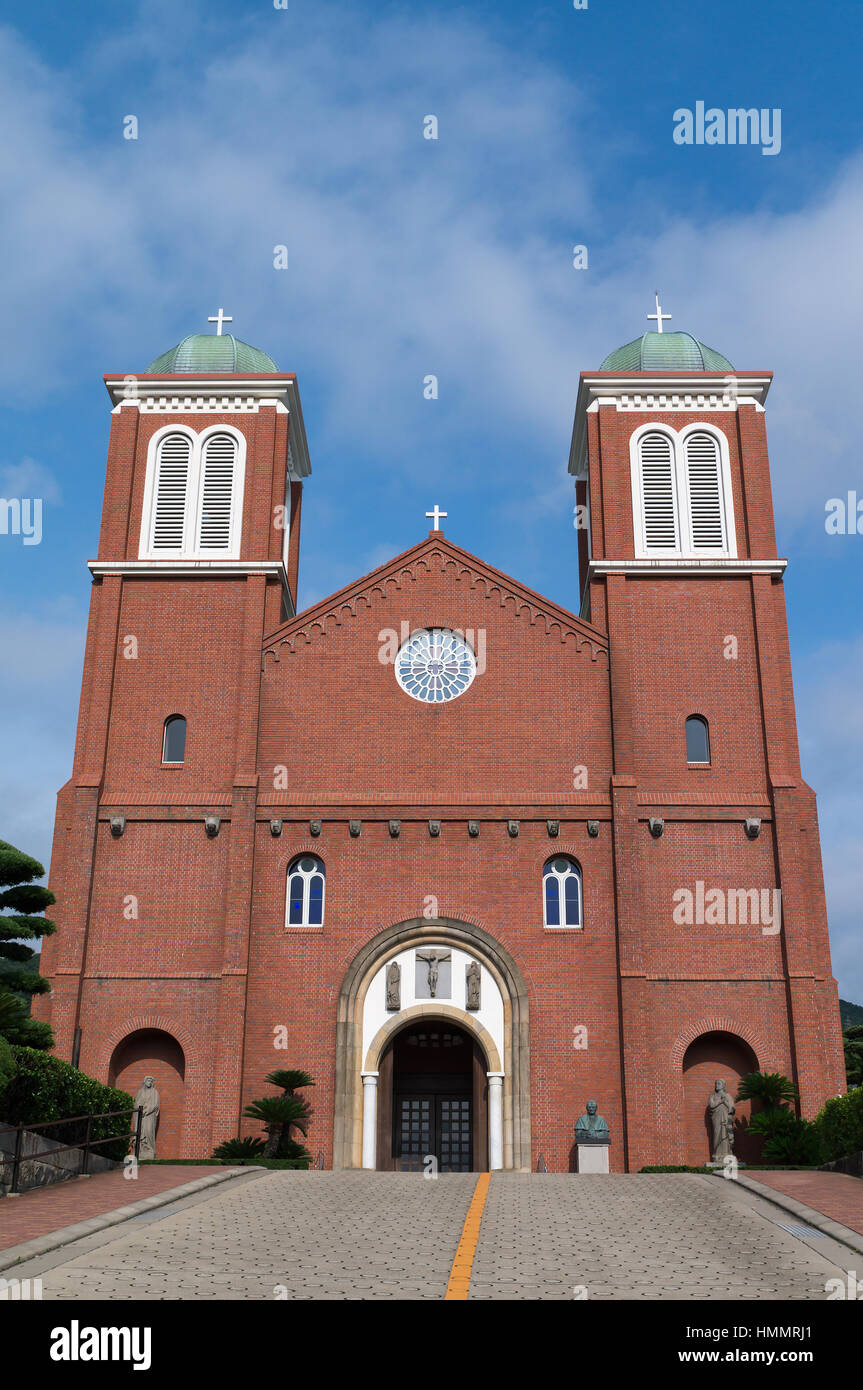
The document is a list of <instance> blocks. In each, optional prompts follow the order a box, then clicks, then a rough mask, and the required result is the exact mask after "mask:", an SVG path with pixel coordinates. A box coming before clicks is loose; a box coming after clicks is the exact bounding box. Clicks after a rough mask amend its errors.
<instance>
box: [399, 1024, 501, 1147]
mask: <svg viewBox="0 0 863 1390" xmlns="http://www.w3.org/2000/svg"><path fill="white" fill-rule="evenodd" d="M487 1065H488V1064H487V1063H486V1060H485V1056H484V1054H483V1052H482V1049H481V1048H480V1047H479V1046H478V1045H477V1044H476V1043H475V1042H474V1040H473V1039H472V1038H471V1036H470V1035H469V1034H468V1033H465V1032H464V1031H463V1030H462V1029H460V1028H456V1027H453V1026H452V1025H451V1024H449V1023H443V1022H441V1023H437V1022H436V1021H435V1020H433V1019H432V1020H431V1021H430V1022H423V1023H422V1024H421V1025H414V1026H411V1027H409V1028H407V1029H405V1030H404V1032H402V1033H399V1034H398V1035H397V1037H396V1038H395V1039H394V1041H393V1043H392V1044H391V1045H390V1047H389V1049H388V1050H387V1052H386V1053H385V1054H384V1056H383V1058H382V1059H381V1064H380V1075H379V1081H378V1097H379V1115H378V1167H379V1168H388V1169H396V1170H398V1171H401V1172H422V1171H424V1170H425V1171H428V1169H429V1167H430V1166H431V1165H430V1164H429V1159H430V1158H433V1159H434V1160H435V1162H436V1167H437V1171H438V1172H441V1173H470V1172H476V1171H484V1170H485V1169H486V1168H487V1167H488V1079H487V1075H486V1068H487Z"/></svg>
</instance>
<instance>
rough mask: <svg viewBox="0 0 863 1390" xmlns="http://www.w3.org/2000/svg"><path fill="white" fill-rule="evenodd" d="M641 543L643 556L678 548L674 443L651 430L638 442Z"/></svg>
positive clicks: (678, 528) (678, 521)
mask: <svg viewBox="0 0 863 1390" xmlns="http://www.w3.org/2000/svg"><path fill="white" fill-rule="evenodd" d="M638 483H639V492H640V499H639V500H640V502H641V516H640V518H639V520H640V523H641V528H642V534H641V542H642V546H643V549H644V553H645V554H646V555H673V554H675V553H676V552H677V551H678V550H679V549H680V518H679V511H678V505H677V472H676V468H675V458H674V444H673V442H672V440H671V438H670V437H669V435H667V434H663V433H661V432H660V431H659V430H651V431H650V433H648V434H643V435H642V436H641V439H640V440H639V442H638Z"/></svg>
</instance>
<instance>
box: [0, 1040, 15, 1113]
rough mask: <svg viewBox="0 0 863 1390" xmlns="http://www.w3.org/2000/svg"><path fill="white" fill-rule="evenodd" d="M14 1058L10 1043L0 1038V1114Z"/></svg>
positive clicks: (13, 1070) (12, 1070) (11, 1074)
mask: <svg viewBox="0 0 863 1390" xmlns="http://www.w3.org/2000/svg"><path fill="white" fill-rule="evenodd" d="M15 1071H16V1066H15V1058H14V1056H13V1053H12V1044H11V1043H8V1042H7V1041H6V1039H5V1038H0V1115H2V1113H3V1096H4V1095H5V1093H6V1090H7V1088H8V1086H9V1083H10V1082H11V1080H12V1078H13V1076H14V1075H15Z"/></svg>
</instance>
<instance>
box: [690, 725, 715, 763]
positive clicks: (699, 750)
mask: <svg viewBox="0 0 863 1390" xmlns="http://www.w3.org/2000/svg"><path fill="white" fill-rule="evenodd" d="M686 761H687V762H688V763H709V762H710V729H709V728H708V724H707V720H706V719H705V718H704V717H703V715H700V714H691V715H690V716H689V718H688V719H687V721H686Z"/></svg>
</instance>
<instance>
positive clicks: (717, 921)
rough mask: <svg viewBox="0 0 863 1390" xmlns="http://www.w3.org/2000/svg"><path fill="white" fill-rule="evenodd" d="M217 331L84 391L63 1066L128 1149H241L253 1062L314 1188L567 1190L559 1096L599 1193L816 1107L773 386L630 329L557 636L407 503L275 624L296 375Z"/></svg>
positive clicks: (809, 931)
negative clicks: (584, 1125) (97, 456)
mask: <svg viewBox="0 0 863 1390" xmlns="http://www.w3.org/2000/svg"><path fill="white" fill-rule="evenodd" d="M659 312H661V311H659ZM658 327H659V328H660V329H661V327H662V319H661V318H660V319H659V320H658ZM221 328H222V323H221V320H220V321H219V332H218V333H217V334H213V335H201V334H195V335H192V336H191V337H189V338H186V339H185V340H184V341H183V342H182V343H180V344H179V346H178V347H176V348H174V349H173V350H172V351H170V352H168V353H165V354H164V355H163V356H161V357H159V358H157V359H156V361H155V362H153V363H152V364H151V366H150V367H149V368H148V369H147V371H146V372H145V373H142V374H141V375H140V376H124V375H114V374H111V375H108V376H107V377H106V378H105V382H106V386H107V389H108V393H109V396H110V398H111V403H112V410H111V417H112V418H111V436H110V445H109V450H108V468H107V480H106V484H105V498H104V506H103V512H102V529H101V536H100V541H99V553H98V558H97V559H95V560H91V561H90V562H89V569H90V573H91V576H92V601H91V608H90V621H89V629H88V635H87V647H86V658H85V664H84V678H83V688H82V694H81V707H80V718H79V724H78V735H77V746H76V750H75V760H74V770H73V773H72V776H71V779H70V780H69V781H68V782H67V783H66V785H65V786H64V787H63V789H62V791H61V792H60V794H59V802H58V810H57V822H56V830H55V839H54V855H53V860H52V867H51V883H52V885H53V886H54V888H55V890H56V892H57V895H58V907H57V911H56V914H52V915H56V918H57V923H58V928H59V930H58V934H57V935H56V936H54V937H52V938H50V939H49V940H48V941H47V942H46V944H45V953H44V967H43V968H44V969H45V971H46V973H47V974H48V975H49V977H50V978H51V981H52V984H53V993H52V995H51V996H50V999H47V998H46V1000H45V1001H44V1002H43V1003H42V1004H40V1005H39V1006H38V1008H39V1011H40V1015H41V1016H42V1017H46V1018H49V1019H50V1021H51V1023H52V1024H53V1026H54V1029H55V1033H56V1039H57V1043H56V1046H57V1053H58V1055H59V1056H61V1057H63V1058H67V1059H72V1060H74V1061H75V1062H77V1063H78V1064H79V1065H80V1067H81V1068H82V1069H83V1070H84V1071H86V1072H88V1073H89V1074H91V1075H93V1076H95V1077H98V1078H99V1079H101V1080H104V1081H110V1082H111V1083H112V1084H116V1085H118V1086H121V1087H123V1088H124V1089H125V1090H127V1091H131V1092H132V1093H134V1092H135V1091H136V1089H137V1087H138V1085H139V1084H140V1082H141V1080H142V1078H143V1077H144V1076H145V1075H148V1074H149V1075H152V1076H153V1077H155V1080H156V1085H157V1088H158V1090H159V1092H160V1095H161V1119H160V1127H159V1133H158V1139H157V1153H158V1155H159V1156H160V1157H173V1156H182V1157H204V1156H208V1155H209V1154H210V1152H211V1150H212V1148H213V1146H214V1145H215V1144H217V1143H218V1142H220V1141H221V1140H223V1139H226V1138H231V1137H233V1136H235V1135H237V1134H256V1133H260V1129H259V1127H258V1126H257V1125H255V1124H254V1123H253V1122H250V1121H246V1120H243V1119H242V1118H241V1112H242V1110H243V1107H244V1106H245V1105H246V1104H247V1103H248V1102H249V1101H250V1100H252V1099H254V1098H256V1097H258V1096H260V1095H263V1094H267V1093H268V1091H269V1089H270V1088H269V1087H268V1086H267V1085H266V1084H265V1083H264V1080H263V1078H264V1077H265V1076H266V1074H267V1073H268V1072H269V1071H271V1070H273V1069H274V1068H279V1067H301V1068H305V1069H307V1070H308V1071H310V1072H311V1073H312V1075H313V1076H314V1078H315V1082H316V1086H315V1088H314V1090H313V1091H311V1092H310V1093H309V1095H310V1097H311V1099H312V1101H313V1105H314V1117H313V1121H312V1124H311V1128H310V1131H309V1135H308V1139H307V1143H308V1145H309V1148H310V1149H311V1151H312V1153H313V1155H319V1156H320V1160H321V1161H322V1162H323V1163H324V1164H325V1165H326V1167H328V1168H329V1167H335V1168H352V1167H353V1168H356V1167H361V1166H363V1167H366V1168H377V1169H392V1168H411V1167H413V1168H416V1167H417V1166H418V1165H421V1164H422V1163H423V1162H425V1161H426V1160H427V1156H428V1155H430V1154H433V1155H435V1156H436V1157H437V1159H438V1161H439V1163H440V1165H441V1167H442V1168H443V1169H444V1170H447V1169H450V1170H451V1169H456V1170H458V1169H461V1170H465V1169H467V1170H470V1169H485V1168H489V1167H490V1168H493V1169H494V1168H510V1169H521V1170H526V1169H536V1168H537V1167H538V1166H539V1167H541V1166H543V1165H544V1166H545V1167H547V1168H548V1169H549V1170H550V1171H556V1172H565V1171H568V1170H571V1169H573V1168H574V1167H575V1162H576V1158H575V1146H574V1138H573V1126H574V1123H575V1121H576V1119H577V1118H578V1117H579V1115H581V1114H582V1113H583V1111H584V1109H585V1104H586V1102H587V1101H588V1100H595V1101H596V1102H597V1105H598V1110H599V1113H600V1114H601V1115H602V1116H604V1118H605V1119H606V1120H607V1122H608V1125H609V1128H610V1132H611V1147H610V1163H611V1168H612V1170H617V1171H623V1170H637V1169H638V1168H640V1167H641V1166H642V1165H643V1164H655V1163H675V1164H679V1163H696V1162H702V1161H705V1160H707V1159H708V1157H709V1156H710V1150H711V1144H710V1129H709V1127H708V1122H707V1118H706V1105H707V1100H708V1096H709V1094H710V1092H711V1090H712V1089H713V1085H714V1081H715V1080H716V1079H718V1078H722V1079H724V1080H725V1081H726V1083H727V1087H728V1090H729V1091H730V1092H731V1093H732V1095H733V1094H734V1093H735V1091H736V1086H737V1082H738V1079H739V1077H740V1076H741V1075H742V1074H744V1073H746V1072H749V1071H752V1070H755V1069H760V1070H764V1071H778V1072H784V1073H786V1074H787V1075H788V1076H790V1077H792V1078H793V1079H794V1080H795V1081H796V1082H797V1085H798V1086H799V1088H800V1096H801V1104H802V1113H803V1115H805V1116H812V1115H814V1114H815V1113H816V1112H817V1110H818V1109H819V1108H820V1107H821V1106H822V1105H823V1103H824V1101H825V1100H826V1099H827V1098H828V1097H829V1096H832V1095H835V1094H837V1093H839V1092H841V1091H842V1090H844V1069H843V1061H842V1047H841V1041H840V1025H839V1010H838V1002H837V991H836V984H835V981H834V980H833V978H832V976H831V967H830V956H829V947H828V937H827V920H826V913H825V903H824V889H823V882H822V871H821V856H820V847H819V837H818V823H817V818H816V811H815V797H814V794H813V793H812V791H811V789H810V788H809V787H808V786H807V785H806V783H805V782H804V781H803V779H802V777H801V773H800V762H799V756H798V746H797V735H796V723H795V713H794V700H793V694H792V684H791V669H790V664H789V648H788V636H787V629H786V619H785V600H784V592H783V574H784V570H785V565H786V562H785V560H783V559H780V558H779V557H778V556H777V551H776V538H775V533H774V522H773V507H772V501H771V491H770V478H769V468H768V459H767V445H766V436H765V400H766V397H767V392H768V388H769V386H770V382H771V373H770V372H763V371H735V370H734V369H733V368H732V366H731V364H730V363H729V362H728V361H727V360H726V358H724V357H723V356H721V355H720V354H719V353H717V352H715V351H713V350H711V349H710V348H707V347H705V346H704V345H703V344H701V343H699V342H698V341H697V340H696V339H695V338H693V337H692V336H690V335H689V334H686V333H670V332H660V331H656V332H649V333H645V334H644V335H643V336H642V337H641V338H639V339H637V340H636V341H634V342H632V343H629V344H627V345H626V346H625V347H623V348H620V349H619V350H618V351H617V352H613V353H612V354H611V355H610V356H609V357H607V358H606V359H605V361H604V362H603V364H602V366H601V368H600V369H599V370H598V371H592V372H583V373H582V375H581V379H580V383H579V388H578V397H577V401H576V406H575V423H574V429H573V436H572V448H571V452H570V458H569V471H570V472H571V473H572V474H573V476H574V479H575V515H574V519H575V530H574V532H573V535H574V538H575V537H577V542H578V558H579V567H580V574H579V586H580V592H579V594H575V593H574V592H573V596H572V597H573V609H572V611H569V610H567V609H565V608H561V607H559V606H558V605H557V604H556V603H553V602H551V601H549V600H548V599H545V598H543V597H542V595H541V594H537V593H534V592H533V591H532V590H531V589H528V588H526V587H525V586H524V585H523V584H521V583H519V581H518V580H517V579H512V578H510V576H509V575H506V574H503V573H501V572H500V571H499V570H497V569H495V568H494V567H493V566H491V565H489V564H487V563H486V562H485V561H484V560H482V559H479V558H477V557H476V556H474V555H472V554H469V553H468V552H467V551H466V550H463V549H462V548H461V547H460V546H458V545H456V544H455V543H454V542H453V541H452V540H450V539H448V538H445V536H444V532H443V531H442V530H441V529H439V523H440V521H441V519H442V514H441V513H440V511H439V509H438V507H437V503H435V508H434V509H433V510H432V511H431V512H430V515H431V517H432V523H433V529H432V530H431V531H429V532H428V535H427V536H424V538H423V539H421V540H420V541H419V542H418V543H417V544H415V545H413V546H411V547H410V548H409V549H407V550H405V551H404V553H403V554H401V555H397V556H395V557H394V558H393V559H392V560H390V561H389V562H388V563H387V564H384V565H381V566H380V567H379V568H378V569H376V570H374V571H373V572H372V573H371V574H368V575H365V576H364V577H362V578H359V579H357V580H356V581H355V582H354V583H352V584H350V585H348V586H347V587H346V588H344V589H341V590H339V591H338V592H337V593H335V594H332V595H331V596H330V597H329V598H326V599H324V600H322V601H321V602H320V603H316V604H314V605H313V607H311V608H308V609H306V610H305V611H304V612H297V607H296V602H297V580H298V571H299V557H300V508H301V499H302V493H303V487H304V483H305V480H306V479H307V478H308V477H309V475H310V473H311V466H310V463H309V450H308V445H307V441H306V434H305V429H304V426H303V416H302V410H301V407H300V397H299V390H298V385H297V379H296V376H295V375H294V374H293V373H288V372H280V371H279V370H278V369H277V367H276V364H275V363H274V362H273V361H272V359H271V358H269V357H268V356H267V355H266V354H265V353H263V352H261V351H259V350H257V349H255V348H252V347H250V346H249V345H248V344H246V343H243V342H241V341H239V340H237V339H235V338H234V337H233V336H231V335H229V334H227V333H222V332H221ZM434 500H435V499H434V498H429V505H430V506H431V503H432V502H433V501H434ZM441 500H445V499H441ZM746 1109H747V1107H746V1106H745V1105H742V1106H740V1107H738V1112H737V1116H736V1117H735V1123H736V1130H737V1144H736V1152H737V1153H738V1155H739V1156H740V1157H741V1158H745V1157H746V1156H747V1136H746V1119H747V1116H746Z"/></svg>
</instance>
